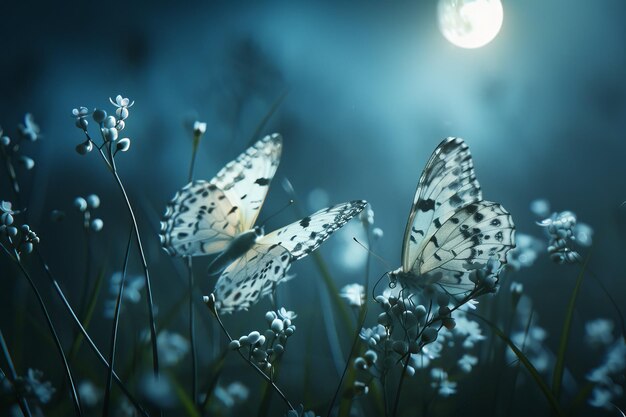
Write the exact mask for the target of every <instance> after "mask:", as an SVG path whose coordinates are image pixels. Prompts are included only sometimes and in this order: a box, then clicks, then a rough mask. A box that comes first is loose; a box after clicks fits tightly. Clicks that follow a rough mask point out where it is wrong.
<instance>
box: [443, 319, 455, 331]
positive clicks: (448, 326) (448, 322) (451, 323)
mask: <svg viewBox="0 0 626 417" xmlns="http://www.w3.org/2000/svg"><path fill="white" fill-rule="evenodd" d="M441 323H442V324H443V325H444V327H445V328H446V329H448V330H452V329H454V328H455V327H456V321H454V319H453V318H452V317H446V318H445V319H443V320H442V321H441Z"/></svg>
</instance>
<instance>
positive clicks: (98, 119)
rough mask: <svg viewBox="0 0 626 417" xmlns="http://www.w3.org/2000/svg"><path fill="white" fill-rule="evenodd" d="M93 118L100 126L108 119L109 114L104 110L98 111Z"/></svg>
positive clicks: (95, 111)
mask: <svg viewBox="0 0 626 417" xmlns="http://www.w3.org/2000/svg"><path fill="white" fill-rule="evenodd" d="M91 116H92V117H93V120H94V121H95V122H96V123H98V124H99V123H102V122H104V119H106V117H107V112H106V111H104V110H100V109H96V110H94V111H93V114H92V115H91Z"/></svg>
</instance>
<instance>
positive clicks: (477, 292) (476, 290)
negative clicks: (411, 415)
mask: <svg viewBox="0 0 626 417" xmlns="http://www.w3.org/2000/svg"><path fill="white" fill-rule="evenodd" d="M481 291H482V290H481V289H479V288H478V287H476V288H474V289H473V290H472V291H471V292H469V293H468V294H467V295H466V296H465V297H464V298H463V299H462V300H461V302H459V303H458V304H457V305H455V306H454V307H452V308H451V309H450V314H452V313H454V312H455V311H456V310H458V309H459V308H460V307H461V306H462V305H464V304H465V303H467V302H468V301H469V300H471V299H472V298H475V297H477V296H478V295H480V294H482V292H481ZM431 309H432V301H431V304H430V306H429V308H428V314H430V311H431ZM428 314H427V315H426V317H428ZM437 321H441V317H439V316H433V317H431V319H430V320H428V321H427V322H426V324H425V325H424V326H423V327H422V329H421V330H420V331H419V332H418V334H417V336H416V337H415V340H418V339H419V338H420V337H422V334H423V333H424V330H426V329H427V328H429V327H430V326H432V325H433V324H434V323H436V322H437ZM442 327H443V324H441V325H440V326H439V329H437V333H439V330H441V328H442ZM423 346H424V345H423V344H422V343H420V350H421V348H422V347H423ZM410 358H411V356H410V354H407V358H406V362H405V364H404V367H403V368H402V374H401V375H400V381H399V382H398V389H397V391H396V399H395V402H394V405H393V414H392V417H396V413H397V412H398V405H399V403H400V391H401V389H402V384H403V382H404V378H405V377H406V369H407V367H408V365H409V360H410Z"/></svg>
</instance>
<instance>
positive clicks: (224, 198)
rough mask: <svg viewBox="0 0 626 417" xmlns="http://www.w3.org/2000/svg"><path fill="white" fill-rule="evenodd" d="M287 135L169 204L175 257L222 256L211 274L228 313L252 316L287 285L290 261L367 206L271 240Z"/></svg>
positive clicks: (164, 240) (325, 216)
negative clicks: (266, 212)
mask: <svg viewBox="0 0 626 417" xmlns="http://www.w3.org/2000/svg"><path fill="white" fill-rule="evenodd" d="M281 150H282V137H281V136H280V135H278V134H274V135H269V136H266V137H265V138H263V139H261V140H259V141H258V142H256V143H255V144H254V145H253V146H251V147H250V148H248V149H247V150H246V151H245V152H244V153H242V154H241V155H239V157H237V158H236V159H235V160H233V161H231V162H229V163H228V164H226V166H225V167H224V168H223V169H222V170H221V171H219V172H218V173H217V175H216V176H215V178H213V179H212V180H211V181H203V180H199V181H193V182H191V183H189V184H187V185H186V186H185V187H183V188H182V189H181V190H179V191H178V192H177V193H176V195H175V196H174V198H173V199H172V200H171V201H170V203H169V204H168V205H167V209H166V212H165V216H164V218H163V221H162V222H161V233H160V235H159V237H160V240H161V244H162V246H163V248H164V249H165V250H166V251H167V252H168V253H169V254H170V255H172V256H200V255H211V254H217V256H216V257H215V258H214V260H213V261H212V263H211V264H210V265H209V274H210V275H217V274H220V276H219V279H218V280H217V283H216V285H215V290H214V295H215V298H216V308H217V309H218V311H220V312H221V313H230V312H233V311H239V310H246V309H247V308H248V307H249V306H251V305H252V304H254V303H256V302H257V301H258V300H259V299H261V298H262V297H263V296H265V295H267V294H270V293H271V292H272V291H273V290H274V289H275V288H276V286H277V285H278V284H280V283H281V282H284V281H286V280H287V279H289V278H290V277H289V276H287V271H288V270H289V268H290V266H291V263H292V262H293V261H295V260H298V259H300V258H303V257H305V256H306V255H308V254H309V253H311V252H312V251H314V250H315V249H317V248H318V247H319V246H320V245H321V244H322V242H324V241H325V240H326V239H328V237H329V236H330V235H331V234H332V233H333V232H334V231H336V230H337V229H339V228H340V227H342V226H343V225H344V224H346V223H347V222H348V221H349V220H350V219H352V218H353V217H354V216H356V215H357V214H359V213H360V212H361V211H362V210H363V209H364V208H365V206H366V205H367V202H365V201H363V200H355V201H350V202H347V203H343V204H338V205H336V206H332V207H328V208H325V209H322V210H320V211H318V212H316V213H314V214H312V215H310V216H307V217H305V218H303V219H301V220H299V221H297V222H295V223H292V224H290V225H288V226H285V227H283V228H280V229H278V230H275V231H273V232H271V233H269V234H267V235H265V234H264V231H263V227H262V226H255V225H254V224H255V221H256V218H257V217H258V214H259V211H260V210H261V206H262V205H263V202H264V200H265V196H266V195H267V191H268V189H269V185H270V182H271V181H272V178H273V177H274V174H275V173H276V169H277V168H278V164H279V162H280V155H281Z"/></svg>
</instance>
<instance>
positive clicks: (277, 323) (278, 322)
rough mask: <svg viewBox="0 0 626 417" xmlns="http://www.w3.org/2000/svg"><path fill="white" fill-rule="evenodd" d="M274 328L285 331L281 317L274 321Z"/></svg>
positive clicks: (275, 330)
mask: <svg viewBox="0 0 626 417" xmlns="http://www.w3.org/2000/svg"><path fill="white" fill-rule="evenodd" d="M271 327H272V330H273V331H274V332H276V333H279V332H282V331H283V328H284V326H283V321H282V320H281V319H279V318H276V319H274V320H273V321H272V326H271Z"/></svg>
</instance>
